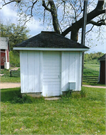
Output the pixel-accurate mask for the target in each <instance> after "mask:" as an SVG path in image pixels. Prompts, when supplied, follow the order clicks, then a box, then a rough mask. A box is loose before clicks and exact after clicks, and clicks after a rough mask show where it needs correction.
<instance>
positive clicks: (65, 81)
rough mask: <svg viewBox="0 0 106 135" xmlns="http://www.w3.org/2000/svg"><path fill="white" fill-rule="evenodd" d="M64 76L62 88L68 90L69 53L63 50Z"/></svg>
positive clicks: (62, 77)
mask: <svg viewBox="0 0 106 135" xmlns="http://www.w3.org/2000/svg"><path fill="white" fill-rule="evenodd" d="M61 65H62V69H61V70H62V76H61V90H62V91H66V90H68V81H69V53H68V52H62V64H61Z"/></svg>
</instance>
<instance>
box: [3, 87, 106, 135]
mask: <svg viewBox="0 0 106 135" xmlns="http://www.w3.org/2000/svg"><path fill="white" fill-rule="evenodd" d="M82 90H83V93H86V97H83V98H81V97H79V96H78V94H76V93H72V95H71V96H65V97H62V98H61V99H59V100H58V101H45V100H44V98H39V99H37V98H29V97H24V98H22V97H21V95H20V88H14V89H2V90H1V134H19V135H20V134H86V135H87V134H94V135H97V134H100V135H101V134H106V132H105V118H106V117H105V89H97V88H86V87H83V88H82Z"/></svg>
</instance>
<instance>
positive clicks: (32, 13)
mask: <svg viewBox="0 0 106 135" xmlns="http://www.w3.org/2000/svg"><path fill="white" fill-rule="evenodd" d="M37 1H38V0H36V1H35V2H33V3H32V7H31V16H33V13H32V12H33V8H34V5H35V4H36V2H37Z"/></svg>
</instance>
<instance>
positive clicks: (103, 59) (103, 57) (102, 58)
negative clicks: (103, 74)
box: [98, 54, 106, 61]
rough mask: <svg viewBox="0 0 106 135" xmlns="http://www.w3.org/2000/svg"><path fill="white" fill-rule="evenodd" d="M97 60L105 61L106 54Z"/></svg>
mask: <svg viewBox="0 0 106 135" xmlns="http://www.w3.org/2000/svg"><path fill="white" fill-rule="evenodd" d="M98 60H100V61H105V60H106V54H104V55H103V56H102V57H100V58H99V59H98Z"/></svg>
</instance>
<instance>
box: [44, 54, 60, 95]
mask: <svg viewBox="0 0 106 135" xmlns="http://www.w3.org/2000/svg"><path fill="white" fill-rule="evenodd" d="M60 71H61V70H60V53H59V52H44V53H43V96H59V95H60V93H61V91H60V78H61V77H60Z"/></svg>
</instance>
